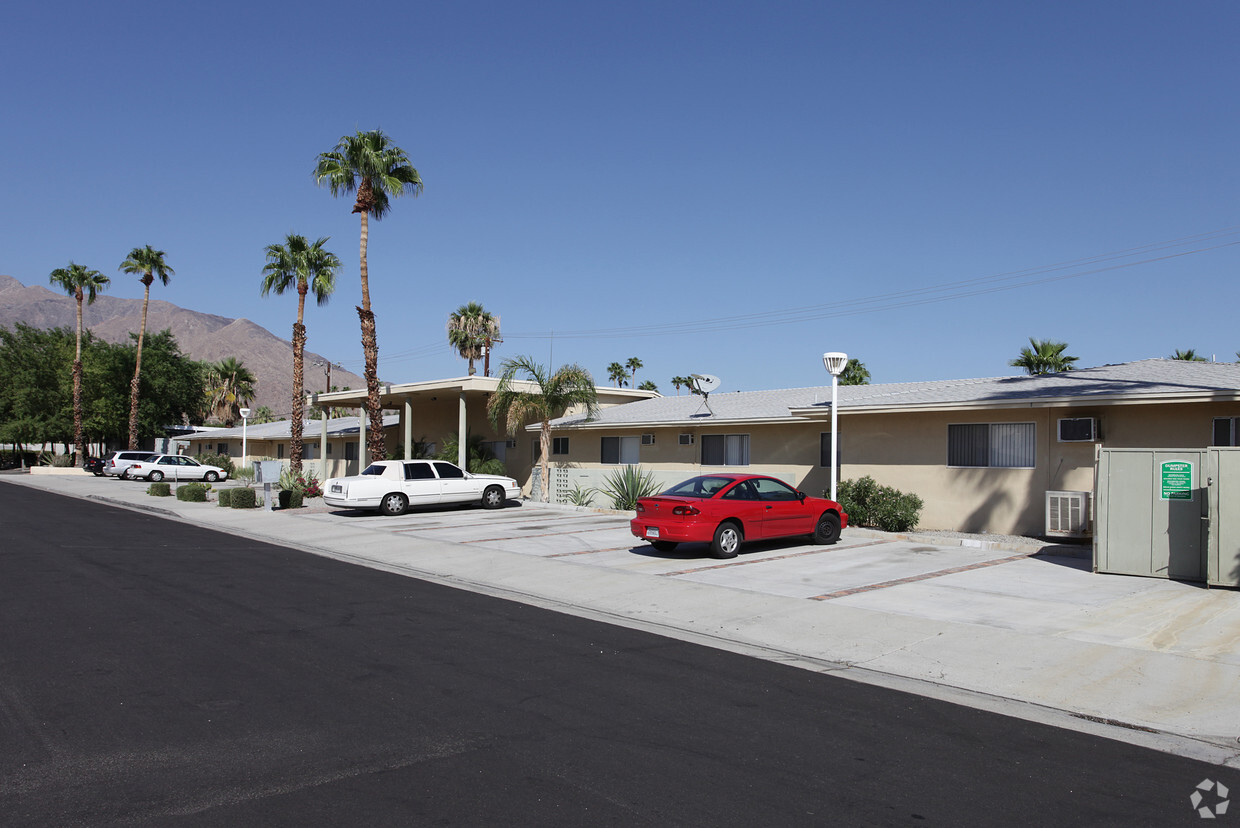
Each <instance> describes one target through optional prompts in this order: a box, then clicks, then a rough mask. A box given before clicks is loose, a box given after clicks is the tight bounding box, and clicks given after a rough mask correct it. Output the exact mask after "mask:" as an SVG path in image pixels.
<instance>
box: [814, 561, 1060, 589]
mask: <svg viewBox="0 0 1240 828" xmlns="http://www.w3.org/2000/svg"><path fill="white" fill-rule="evenodd" d="M1036 554H1038V553H1037V552H1022V553H1021V554H1019V555H1009V556H1008V557H1006V558H995V559H994V560H990V561H980V562H978V563H972V564H965V565H964V566H953V567H951V568H950V569H940V570H937V571H935V572H926V573H924V574H922V575H911V576H909V577H907V578H897V579H895V580H894V581H882V582H880V583H877V584H866V585H865V586H859V587H852V588H851V589H841V590H838V591H836V592H828V593H825V594H823V595H812V596H810V600H811V601H830V600H831V599H832V598H846V597H848V596H849V595H859V594H861V593H863V592H873V591H874V590H876V589H887V588H888V587H893V586H900V585H901V584H915V583H917V582H918V581H928V580H930V579H931V578H941V577H943V576H944V575H955V574H957V573H959V572H969V571H970V570H974V569H985V568H986V567H988V566H998V565H999V564H1005V563H1012V562H1013V561H1020V560H1024V559H1025V558H1031V557H1033V556H1034V555H1036Z"/></svg>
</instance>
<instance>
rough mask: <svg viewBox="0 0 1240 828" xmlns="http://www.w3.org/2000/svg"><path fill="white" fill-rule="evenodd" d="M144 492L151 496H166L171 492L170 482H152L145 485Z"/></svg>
mask: <svg viewBox="0 0 1240 828" xmlns="http://www.w3.org/2000/svg"><path fill="white" fill-rule="evenodd" d="M146 493H147V494H149V495H151V496H152V497H168V496H170V495H171V494H172V484H171V483H152V484H151V485H149V486H147V487H146Z"/></svg>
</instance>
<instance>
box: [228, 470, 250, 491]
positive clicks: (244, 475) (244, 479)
mask: <svg viewBox="0 0 1240 828" xmlns="http://www.w3.org/2000/svg"><path fill="white" fill-rule="evenodd" d="M231 477H232V478H233V479H234V480H237V481H239V482H241V483H242V484H243V485H245V486H246V487H249V486H252V485H254V467H253V466H245V467H244V468H240V469H237V470H236V471H235V472H233V473H232V475H231Z"/></svg>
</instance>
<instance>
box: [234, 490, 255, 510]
mask: <svg viewBox="0 0 1240 828" xmlns="http://www.w3.org/2000/svg"><path fill="white" fill-rule="evenodd" d="M228 505H229V506H231V507H233V508H234V509H255V508H257V507H258V492H256V491H254V490H253V489H233V490H232V497H231V498H230V499H229V502H228Z"/></svg>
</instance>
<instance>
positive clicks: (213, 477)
mask: <svg viewBox="0 0 1240 828" xmlns="http://www.w3.org/2000/svg"><path fill="white" fill-rule="evenodd" d="M203 478H204V479H205V480H206V481H207V482H208V483H214V482H215V481H217V480H219V479H220V476H219V475H218V474H216V473H215V472H207V473H206V474H205V475H203Z"/></svg>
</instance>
